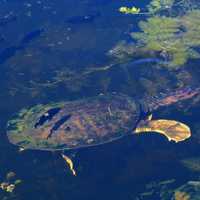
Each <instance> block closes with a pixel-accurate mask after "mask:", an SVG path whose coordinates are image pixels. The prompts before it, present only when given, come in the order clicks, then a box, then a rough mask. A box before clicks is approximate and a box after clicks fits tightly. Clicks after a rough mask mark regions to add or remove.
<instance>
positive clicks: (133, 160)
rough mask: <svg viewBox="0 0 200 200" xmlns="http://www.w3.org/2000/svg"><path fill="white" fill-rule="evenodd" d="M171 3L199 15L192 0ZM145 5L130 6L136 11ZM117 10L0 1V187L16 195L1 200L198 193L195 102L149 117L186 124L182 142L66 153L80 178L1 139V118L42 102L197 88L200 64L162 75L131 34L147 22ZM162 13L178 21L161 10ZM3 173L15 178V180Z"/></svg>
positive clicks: (54, 158) (56, 160) (92, 4)
mask: <svg viewBox="0 0 200 200" xmlns="http://www.w3.org/2000/svg"><path fill="white" fill-rule="evenodd" d="M177 2H178V3H179V4H177V5H180V4H181V3H185V4H187V6H188V5H189V4H188V3H192V5H193V6H194V5H196V7H195V6H194V8H195V9H197V8H198V7H197V5H198V4H195V3H196V1H195V0H191V1H179V0H177ZM148 3H149V1H139V0H137V1H134V5H136V6H137V7H140V8H141V9H145V6H146V5H147V4H148ZM121 6H133V5H132V2H130V1H113V0H109V1H104V0H95V1H92V0H84V1H82V0H76V1H72V0H71V1H70V0H60V1H59V2H58V1H56V0H51V1H50V0H37V1H32V0H29V1H25V0H22V1H17V0H12V1H11V0H2V1H0V72H1V73H0V87H1V93H0V102H1V104H0V127H1V136H0V138H1V140H0V152H1V153H0V166H1V167H0V183H7V185H9V184H15V181H16V180H20V181H21V182H20V183H19V184H16V187H15V188H14V190H13V192H7V191H6V190H0V199H2V200H17V199H20V200H27V199H30V200H31V199H34V200H35V199H36V198H37V199H39V200H45V199H47V198H48V199H51V200H58V199H59V200H62V199H67V198H68V199H87V200H88V199H114V198H115V199H123V200H124V199H133V200H134V199H135V200H136V199H137V200H138V199H148V200H151V199H152V200H157V199H171V198H172V196H171V193H170V192H169V195H168V196H167V195H165V196H164V195H160V194H161V192H165V191H166V190H167V191H172V190H173V191H174V190H175V189H176V191H178V192H179V193H178V192H177V193H176V197H173V198H174V199H180V198H181V197H185V196H187V195H190V194H191V193H189V192H188V190H187V189H186V188H191V187H192V189H191V190H190V191H192V192H194V193H192V195H194V196H195V192H196V193H198V192H199V190H198V187H199V186H198V181H199V175H200V174H199V173H200V172H199V170H197V169H198V162H199V156H200V155H199V152H200V151H199V141H200V139H199V108H200V106H199V102H200V96H199V95H196V96H195V97H194V98H193V99H191V100H186V101H184V102H178V103H177V104H175V105H173V106H169V107H167V108H160V109H158V110H157V111H156V112H155V113H153V117H154V118H155V119H156V118H163V119H175V120H178V121H181V122H183V123H186V124H187V125H189V126H190V128H191V130H192V137H191V138H190V139H189V140H186V141H184V142H182V143H178V144H175V143H173V142H168V141H167V139H166V138H164V137H162V136H159V135H156V134H149V135H141V136H140V137H135V136H130V137H127V138H123V139H121V140H119V141H116V142H113V143H109V144H106V145H103V146H97V147H94V148H86V149H81V150H79V151H77V152H66V154H67V155H70V156H71V157H72V160H73V161H74V167H75V168H76V171H77V177H74V176H72V174H70V170H69V168H68V167H67V166H66V164H65V163H64V162H63V160H62V157H61V155H60V152H44V151H31V150H27V151H22V152H19V151H18V148H17V147H15V146H13V145H11V144H10V143H9V142H8V139H7V137H6V123H7V121H8V120H9V119H10V118H11V117H12V116H13V115H14V113H16V112H18V111H19V110H20V109H22V108H26V107H30V106H33V105H36V104H39V103H49V102H56V101H63V100H74V99H81V98H85V97H89V96H95V95H98V94H100V93H109V92H117V93H124V94H127V95H129V96H132V97H137V98H142V99H143V100H144V101H146V100H147V99H148V100H149V99H150V97H151V100H152V101H156V99H157V98H159V97H161V96H163V95H164V94H169V93H170V92H172V91H175V90H176V88H178V87H184V86H187V85H189V86H192V87H193V88H194V87H198V85H199V81H200V80H199V74H200V70H199V66H198V65H199V59H195V60H192V59H191V60H188V62H187V63H186V64H185V65H184V66H183V67H182V68H179V69H175V70H169V69H168V68H166V67H165V66H166V63H165V60H164V62H163V60H162V58H163V57H162V55H161V54H160V55H159V56H157V52H156V54H155V52H153V53H152V52H151V51H148V52H147V51H146V50H144V49H140V51H138V46H137V48H135V46H134V47H133V45H132V44H135V43H134V42H135V41H133V40H132V39H131V37H130V33H132V32H133V31H137V32H138V31H139V28H138V25H137V24H138V22H139V21H140V20H144V19H145V17H148V16H140V15H137V16H136V15H135V16H133V15H123V14H121V13H119V12H118V8H119V7H121ZM176 8H177V9H178V11H179V13H180V10H179V9H180V8H179V7H178V6H177V7H176ZM185 8H187V9H188V7H186V6H185ZM189 8H190V7H189ZM187 9H186V10H187ZM184 12H185V11H184ZM161 13H162V14H166V15H171V14H172V15H173V16H175V15H174V13H173V12H172V13H170V12H168V11H166V10H165V9H164V10H163V11H162V12H161ZM188 23H189V21H188ZM188 26H190V27H192V24H188ZM156 28H157V27H156ZM192 28H194V27H192ZM151 30H153V29H151ZM173 30H174V29H173ZM195 30H196V29H195ZM182 31H185V30H182ZM169 34H170V33H169ZM190 37H191V35H190ZM196 41H197V40H196ZM119 44H120V45H119ZM127 44H129V45H130V44H131V45H130V46H128V45H127ZM151 47H152V46H151ZM195 50H197V51H198V48H197V49H195ZM159 53H160V52H159ZM162 53H163V52H162ZM164 53H166V52H164ZM182 53H184V52H182ZM133 55H134V58H133V57H132V56H133ZM165 55H166V54H165ZM168 56H170V55H168ZM163 66H164V67H163ZM163 93H164V94H163ZM9 172H12V173H14V174H15V176H14V177H12V179H8V177H7V176H8V173H9ZM6 175H7V176H6ZM166 180H173V181H171V182H170V181H168V182H165V181H166ZM191 180H192V181H196V182H195V183H197V184H196V185H197V186H196V188H195V189H194V188H193V185H194V184H193V183H192V185H191V184H189V186H188V185H186V184H188V181H191ZM184 184H185V185H184ZM149 185H150V186H149ZM182 185H183V186H182ZM187 186H188V187H187ZM145 192H146V196H145V195H144V193H145ZM180 192H182V193H180ZM183 192H188V193H187V194H185V193H183ZM162 194H163V193H162ZM184 195H185V196H184ZM192 195H191V196H192ZM155 198H157V199H155ZM185 198H189V197H185ZM191 199H192V197H191Z"/></svg>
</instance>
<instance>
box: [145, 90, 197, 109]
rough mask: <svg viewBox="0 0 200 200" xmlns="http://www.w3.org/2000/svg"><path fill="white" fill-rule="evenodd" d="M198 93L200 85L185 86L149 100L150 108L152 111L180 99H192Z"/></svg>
mask: <svg viewBox="0 0 200 200" xmlns="http://www.w3.org/2000/svg"><path fill="white" fill-rule="evenodd" d="M198 94H200V87H195V88H194V87H184V88H180V89H178V90H176V91H174V92H170V93H167V94H160V96H159V97H156V98H152V99H151V100H149V101H148V102H147V104H148V106H149V109H150V110H151V111H152V110H156V109H157V108H158V107H161V106H168V105H171V104H175V103H177V102H178V101H183V100H187V99H191V98H193V97H194V96H196V95H198Z"/></svg>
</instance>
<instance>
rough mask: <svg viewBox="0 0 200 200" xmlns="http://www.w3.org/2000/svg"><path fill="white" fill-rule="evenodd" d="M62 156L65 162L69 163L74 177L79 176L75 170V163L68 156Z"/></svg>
mask: <svg viewBox="0 0 200 200" xmlns="http://www.w3.org/2000/svg"><path fill="white" fill-rule="evenodd" d="M61 156H62V158H63V159H64V160H65V162H66V163H67V165H68V166H69V168H70V170H71V172H72V174H73V175H74V176H76V175H77V174H76V171H75V169H74V164H73V161H72V160H71V159H70V158H69V157H68V156H66V155H64V154H61Z"/></svg>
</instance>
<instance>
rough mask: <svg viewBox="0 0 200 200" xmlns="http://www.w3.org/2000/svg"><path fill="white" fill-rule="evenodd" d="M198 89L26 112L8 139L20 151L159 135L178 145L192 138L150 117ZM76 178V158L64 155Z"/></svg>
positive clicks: (183, 128) (12, 124)
mask: <svg viewBox="0 0 200 200" xmlns="http://www.w3.org/2000/svg"><path fill="white" fill-rule="evenodd" d="M199 91H200V88H196V89H191V88H187V89H182V88H181V89H179V90H177V91H176V92H172V93H170V94H168V95H162V97H160V98H157V99H155V98H146V99H140V98H134V97H131V96H128V95H126V94H121V93H110V94H100V95H98V96H93V97H87V98H82V99H77V100H71V101H62V102H56V103H55V102H53V103H49V104H46V105H43V104H38V105H35V106H32V107H31V108H29V109H22V110H21V111H20V112H19V113H18V114H16V115H15V116H14V117H13V118H11V119H10V120H9V121H8V123H7V137H8V140H9V141H10V142H11V143H12V144H14V145H17V146H19V147H20V148H21V149H23V150H24V149H32V150H47V151H61V152H64V151H65V150H76V149H80V148H84V147H92V146H97V145H102V144H105V143H109V142H112V141H114V140H117V139H120V138H122V137H124V136H128V135H131V134H136V135H137V134H140V133H148V132H149V133H151V132H155V133H159V134H163V135H164V136H166V137H167V139H168V140H172V141H175V142H180V141H183V140H185V139H187V138H189V137H190V136H191V130H190V128H189V127H188V126H187V125H185V124H183V123H181V122H179V121H175V120H167V119H157V120H155V119H152V113H153V111H155V110H157V109H158V108H160V107H162V106H168V105H171V104H173V103H176V102H178V101H180V100H185V99H189V98H192V97H193V96H195V95H197V94H198V93H199ZM62 157H63V158H64V159H65V161H66V162H67V163H68V165H69V167H70V169H71V171H72V173H73V175H76V172H75V170H74V168H73V162H72V160H71V159H70V158H69V157H68V156H66V155H65V154H64V153H62Z"/></svg>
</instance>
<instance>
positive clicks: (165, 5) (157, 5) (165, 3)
mask: <svg viewBox="0 0 200 200" xmlns="http://www.w3.org/2000/svg"><path fill="white" fill-rule="evenodd" d="M174 2H175V0H152V1H151V2H150V4H149V5H148V6H147V9H148V12H149V13H151V14H154V13H156V12H160V11H161V10H166V9H171V8H172V6H173V4H174Z"/></svg>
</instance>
